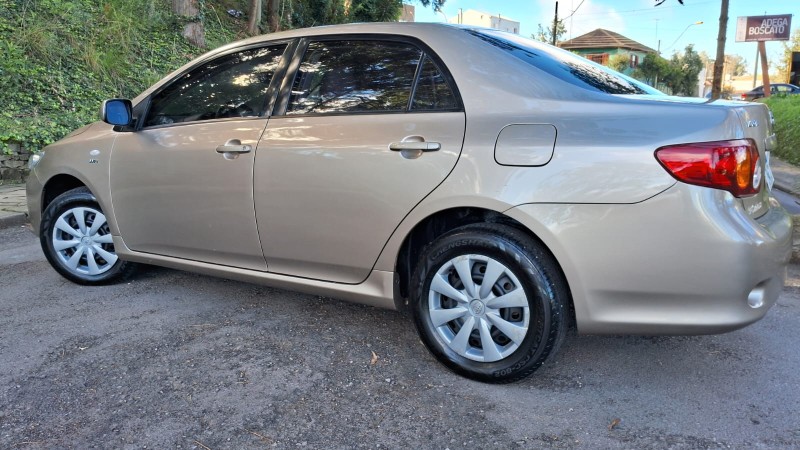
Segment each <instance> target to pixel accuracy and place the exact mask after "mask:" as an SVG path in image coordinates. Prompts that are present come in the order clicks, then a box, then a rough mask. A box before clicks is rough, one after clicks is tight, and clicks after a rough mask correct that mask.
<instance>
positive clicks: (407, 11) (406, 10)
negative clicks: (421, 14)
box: [398, 3, 414, 22]
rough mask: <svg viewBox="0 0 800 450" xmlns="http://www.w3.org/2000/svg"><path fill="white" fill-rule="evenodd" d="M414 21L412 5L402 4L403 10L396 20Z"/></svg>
mask: <svg viewBox="0 0 800 450" xmlns="http://www.w3.org/2000/svg"><path fill="white" fill-rule="evenodd" d="M413 21H414V5H406V4H405V3H404V4H403V12H402V13H400V19H398V22H413Z"/></svg>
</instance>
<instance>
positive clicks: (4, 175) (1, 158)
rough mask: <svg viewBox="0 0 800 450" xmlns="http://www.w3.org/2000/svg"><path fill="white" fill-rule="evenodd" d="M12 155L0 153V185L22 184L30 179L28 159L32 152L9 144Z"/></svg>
mask: <svg viewBox="0 0 800 450" xmlns="http://www.w3.org/2000/svg"><path fill="white" fill-rule="evenodd" d="M7 144H8V147H9V148H10V150H11V152H10V154H9V153H8V152H7V151H5V152H4V151H0V183H2V184H7V183H21V182H23V181H25V178H27V177H28V158H30V157H31V152H29V151H28V150H26V149H24V148H21V147H20V145H19V144H17V143H11V142H9V143H7Z"/></svg>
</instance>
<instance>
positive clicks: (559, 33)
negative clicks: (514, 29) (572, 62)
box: [531, 20, 567, 44]
mask: <svg viewBox="0 0 800 450" xmlns="http://www.w3.org/2000/svg"><path fill="white" fill-rule="evenodd" d="M565 34H567V27H566V26H565V25H564V21H563V20H559V21H558V26H557V27H556V42H557V43H558V42H562V39H561V38H562V37H564V35H565ZM531 39H535V40H537V41H541V42H546V43H548V44H549V43H551V42H553V27H551V26H547V27H544V26H542V24H539V30H538V31H537V32H536V34H532V35H531Z"/></svg>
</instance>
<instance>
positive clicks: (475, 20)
mask: <svg viewBox="0 0 800 450" xmlns="http://www.w3.org/2000/svg"><path fill="white" fill-rule="evenodd" d="M448 22H450V23H461V24H465V25H475V26H478V27H486V28H494V29H496V30H501V31H508V32H509V33H515V34H519V22H517V21H516V20H511V19H507V18H505V17H503V16H502V15H496V16H494V15H491V14H489V13H485V12H482V11H476V10H474V9H468V10H466V11H463V12H462V11H459V13H458V14H456V16H455V17H451V18H450V19H449V20H448Z"/></svg>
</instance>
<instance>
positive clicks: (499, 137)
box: [27, 24, 791, 382]
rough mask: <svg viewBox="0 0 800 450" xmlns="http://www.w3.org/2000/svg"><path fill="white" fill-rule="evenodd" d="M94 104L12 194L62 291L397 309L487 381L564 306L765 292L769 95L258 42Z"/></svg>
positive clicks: (728, 299)
mask: <svg viewBox="0 0 800 450" xmlns="http://www.w3.org/2000/svg"><path fill="white" fill-rule="evenodd" d="M102 118H103V121H104V122H98V123H94V124H92V125H89V126H87V127H84V128H82V129H80V130H77V131H76V132H74V133H73V134H71V135H70V136H68V137H67V138H65V139H63V140H61V141H59V142H57V143H55V144H53V145H51V146H48V147H47V148H46V149H45V152H44V156H42V157H41V158H40V159H39V161H38V164H37V165H35V166H34V167H33V169H32V176H31V177H30V178H29V180H28V185H27V189H28V201H29V210H30V218H31V223H32V225H33V227H34V229H35V230H37V231H38V233H39V234H40V237H41V243H42V248H43V250H44V253H45V255H46V256H47V258H48V260H49V261H50V263H51V264H52V265H53V267H54V268H55V270H57V271H58V272H59V273H60V274H62V275H63V276H64V277H66V278H67V279H70V280H72V281H74V282H77V283H82V284H102V283H108V282H112V281H115V280H120V279H124V278H126V277H130V276H132V275H133V270H134V268H135V265H134V264H135V263H137V262H142V263H147V264H157V265H163V266H168V267H174V268H180V269H186V270H194V271H197V272H201V273H204V274H209V275H217V276H223V277H229V278H234V279H239V280H246V281H250V282H259V283H264V284H268V285H272V286H276V287H281V288H287V289H296V290H300V291H303V292H309V293H314V294H316V295H325V296H335V297H340V298H343V299H347V300H352V301H356V302H361V303H365V304H369V305H374V306H379V307H385V308H393V309H399V310H402V311H406V312H408V313H410V314H411V316H412V318H413V321H414V323H415V325H416V327H417V330H418V332H419V335H420V337H421V339H422V341H423V342H424V343H425V345H426V346H427V348H428V349H429V350H430V351H431V352H432V353H433V354H434V355H435V356H436V357H437V358H438V359H439V360H440V361H441V362H442V363H444V364H445V365H447V367H449V368H451V369H452V370H454V371H455V372H457V373H460V374H462V375H464V376H467V377H471V378H474V379H477V380H481V381H487V382H510V381H515V380H519V379H521V378H523V377H525V376H527V375H529V374H530V373H532V372H533V371H535V370H536V369H537V368H538V367H540V366H541V365H542V364H544V363H545V361H547V360H548V358H550V357H552V356H553V355H554V354H556V352H557V350H558V348H559V347H560V345H561V343H562V342H563V341H564V338H565V336H566V334H567V330H568V327H569V325H570V323H573V322H574V323H575V324H576V326H577V330H578V332H580V333H600V334H603V333H605V334H608V333H612V334H620V333H639V334H694V333H715V332H723V331H730V330H733V329H736V328H739V327H742V326H745V325H747V324H749V323H752V322H754V321H756V320H758V319H760V318H761V317H763V316H764V314H766V312H767V310H768V309H769V308H770V307H771V306H772V305H773V304H774V303H775V300H776V299H777V297H778V295H779V293H780V291H781V289H782V287H783V280H784V277H785V265H786V263H787V262H788V255H789V251H790V248H791V221H790V218H789V216H788V215H787V214H786V212H785V211H784V210H782V209H781V208H780V206H778V205H777V203H775V202H774V201H773V199H771V197H770V189H771V186H770V185H769V184H768V182H767V181H766V180H769V179H770V178H769V177H768V176H765V174H768V171H769V166H768V164H767V162H766V161H767V157H766V156H767V152H768V151H770V149H771V146H772V145H774V134H773V132H772V130H771V124H770V121H769V115H768V109H767V107H766V106H765V105H762V104H743V103H741V102H725V101H716V102H712V103H706V102H704V100H703V99H699V98H677V97H667V96H665V95H663V94H661V93H660V92H658V91H656V90H654V89H652V88H650V87H648V86H645V85H643V84H641V83H638V82H636V81H635V80H632V79H630V78H627V77H624V76H622V75H620V74H618V73H616V72H613V71H610V70H609V69H607V68H605V67H603V66H600V65H597V64H594V63H592V62H590V61H588V60H586V59H584V58H581V57H579V56H576V55H573V54H572V53H570V52H567V51H563V50H560V49H557V48H555V47H551V46H548V45H546V44H541V43H536V42H534V41H532V40H529V39H525V38H521V37H520V36H517V35H514V34H509V33H503V32H499V31H496V30H489V29H479V28H471V27H454V26H445V25H438V24H361V25H342V26H332V27H319V28H311V29H305V30H292V31H287V32H281V33H271V34H269V35H266V36H261V37H255V38H251V39H248V40H245V41H242V42H237V43H233V44H230V45H227V46H225V47H222V48H220V49H217V50H215V51H212V52H210V53H208V54H206V55H204V56H202V57H200V58H198V59H196V60H194V61H192V62H190V63H189V64H187V65H186V66H184V67H182V68H180V69H178V70H177V71H176V72H174V73H172V74H170V75H168V76H167V77H165V78H164V79H163V80H162V81H160V82H158V83H156V84H155V85H154V86H153V87H151V88H150V89H148V90H146V91H145V92H143V93H142V94H141V95H139V96H138V97H136V98H135V99H133V101H129V100H124V99H111V100H108V101H106V102H105V103H104V104H103V107H102Z"/></svg>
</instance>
